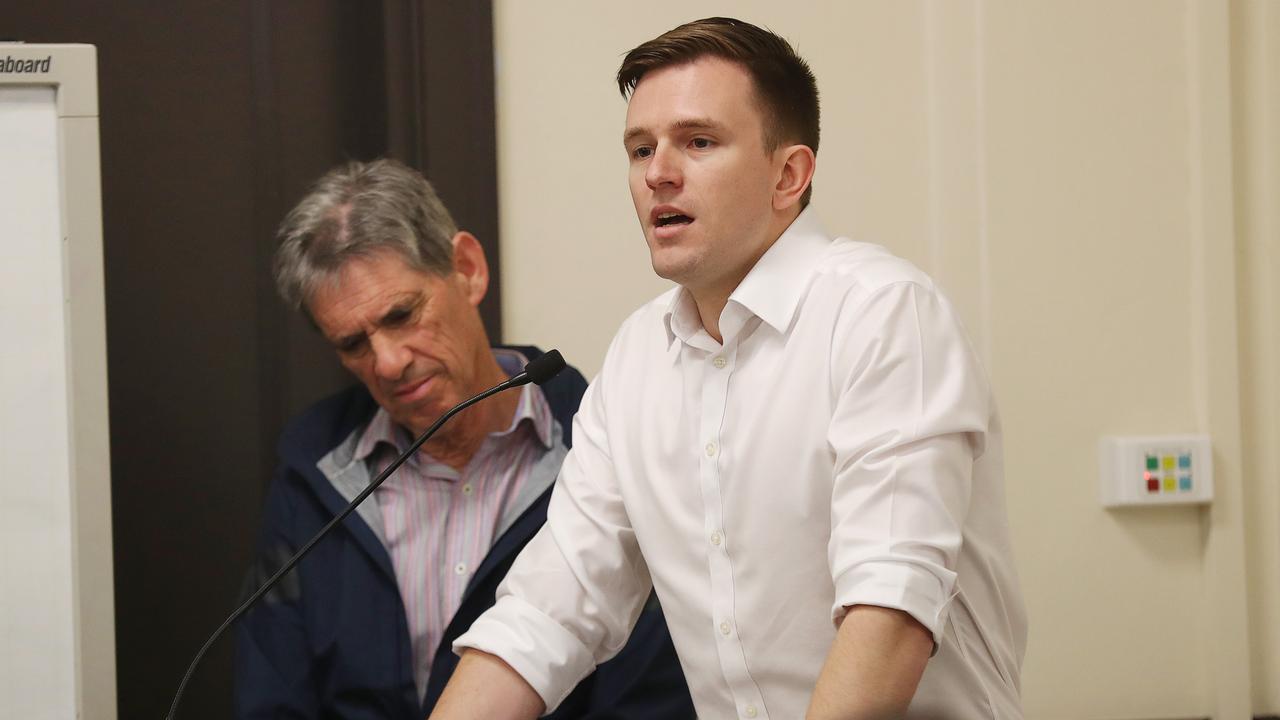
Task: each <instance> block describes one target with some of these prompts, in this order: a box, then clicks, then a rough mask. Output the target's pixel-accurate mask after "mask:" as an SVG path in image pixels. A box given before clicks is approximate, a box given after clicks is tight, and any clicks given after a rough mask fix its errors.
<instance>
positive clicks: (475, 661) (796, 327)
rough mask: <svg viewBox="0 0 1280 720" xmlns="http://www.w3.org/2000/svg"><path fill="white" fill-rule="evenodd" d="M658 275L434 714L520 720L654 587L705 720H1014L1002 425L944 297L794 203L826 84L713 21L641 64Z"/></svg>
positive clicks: (635, 177)
mask: <svg viewBox="0 0 1280 720" xmlns="http://www.w3.org/2000/svg"><path fill="white" fill-rule="evenodd" d="M618 82H619V86H620V88H621V89H622V92H623V95H624V97H627V96H629V98H630V99H629V104H628V109H627V125H626V129H625V131H624V135H623V142H624V146H625V147H626V151H627V154H628V157H629V158H630V186H631V193H632V199H633V200H634V202H635V206H636V212H637V215H638V217H639V220H640V224H641V227H642V228H643V230H644V235H645V239H646V241H647V243H648V246H649V250H650V254H651V259H652V262H653V267H654V270H655V271H656V272H657V273H658V274H659V275H661V276H662V277H664V278H668V279H670V280H673V281H674V282H676V283H677V284H678V285H679V287H677V288H675V289H673V290H672V291H670V292H668V293H666V294H664V295H663V296H661V297H659V298H658V299H656V300H654V301H653V302H651V303H649V304H648V305H646V306H644V307H642V308H640V309H639V310H638V311H637V312H636V313H634V314H633V315H632V316H631V317H630V318H629V319H628V320H627V321H626V322H625V323H624V324H623V326H622V328H621V329H620V330H619V332H618V334H617V336H616V337H615V338H614V341H613V343H612V345H611V347H610V350H609V354H608V356H607V358H606V360H605V366H604V369H603V370H602V371H601V373H600V376H599V377H598V378H597V379H596V380H595V382H594V383H593V384H592V386H591V387H590V388H589V389H588V391H587V394H586V396H585V398H584V400H583V404H582V407H581V409H580V411H579V414H578V416H577V419H576V420H575V438H576V439H577V444H576V445H575V446H574V449H573V451H572V452H571V453H570V455H569V457H568V458H567V459H566V462H565V464H564V467H563V469H562V471H561V475H560V478H559V480H558V481H557V486H556V490H555V492H554V494H553V497H552V501H551V508H550V511H549V513H548V522H547V525H546V527H545V528H544V529H543V530H542V532H541V533H540V534H539V535H538V536H537V537H536V538H535V539H534V540H533V541H532V542H531V543H530V544H529V546H528V547H527V548H526V550H525V551H524V553H523V554H522V555H521V557H520V558H519V559H518V560H517V562H516V565H515V567H514V568H513V570H512V572H511V574H509V575H508V576H507V579H506V582H505V583H504V586H503V588H502V590H501V591H500V592H499V596H500V597H499V599H498V601H497V603H496V604H495V605H494V607H493V608H492V609H491V610H490V611H489V612H488V613H486V614H485V615H484V616H482V617H481V618H480V619H479V620H477V621H476V623H475V624H474V625H472V627H471V629H470V631H469V632H467V633H466V634H465V635H463V636H462V637H461V638H459V639H458V641H457V642H456V643H455V645H454V647H455V649H457V650H460V651H461V652H462V662H461V664H460V666H459V669H458V673H457V674H456V675H455V676H454V677H453V680H452V681H451V683H450V685H449V687H448V688H447V689H446V691H445V695H444V697H443V698H442V699H441V702H440V704H439V705H438V706H437V710H436V712H435V713H434V714H433V715H432V717H433V718H443V719H446V720H454V719H460V718H533V717H536V716H537V715H539V714H541V713H542V712H544V711H546V710H549V709H554V707H555V706H556V705H557V704H558V703H559V702H560V699H561V698H562V697H563V696H564V694H565V693H566V692H567V691H568V688H571V687H572V685H573V683H574V682H575V680H576V679H577V678H579V677H581V676H582V675H584V674H585V673H588V672H590V670H591V668H592V667H594V666H595V665H596V664H598V663H600V662H603V661H604V660H606V659H608V658H609V657H610V656H611V655H612V654H613V653H614V652H616V651H617V649H618V648H620V647H621V646H622V644H623V643H625V641H626V639H627V635H628V633H629V632H630V628H631V624H632V623H633V622H634V618H635V617H636V616H637V613H638V612H639V611H640V609H641V606H642V604H643V602H644V599H645V597H646V596H647V594H648V592H649V588H650V587H653V588H655V589H656V590H657V594H658V596H659V598H660V599H661V602H662V605H663V608H664V610H665V612H666V615H667V620H668V624H669V626H670V628H671V632H672V636H673V639H674V640H675V644H676V649H677V652H678V654H679V656H680V661H681V664H682V665H683V667H684V670H685V674H686V676H687V678H688V681H689V687H690V691H691V693H692V694H693V698H694V702H695V705H696V706H697V709H698V713H699V715H700V716H702V717H704V718H730V717H742V718H748V719H754V718H775V720H790V719H791V718H798V717H801V716H807V717H810V718H814V719H818V718H898V717H907V718H1020V717H1021V707H1020V700H1019V672H1020V665H1021V661H1022V656H1023V651H1024V648H1025V638H1026V620H1025V616H1024V613H1023V608H1022V601H1021V595H1020V592H1019V589H1018V585H1017V579H1016V573H1015V571H1014V568H1013V561H1012V557H1011V552H1010V548H1009V535H1008V526H1007V521H1006V517H1005V508H1004V488H1003V477H1002V468H1001V432H1000V426H999V420H998V416H997V414H996V411H995V406H994V403H993V401H992V398H991V393H990V389H989V387H988V384H987V380H986V378H985V375H984V372H983V370H982V368H981V366H980V364H979V362H978V360H977V358H976V356H975V354H974V352H973V350H972V348H971V347H970V345H969V343H968V340H967V339H966V338H965V337H964V333H963V330H962V329H961V327H960V322H959V319H958V318H957V317H956V314H955V311H954V309H953V308H952V307H951V305H950V304H949V303H948V301H947V300H946V298H945V297H943V296H942V294H941V293H940V292H939V291H938V289H937V288H936V287H935V285H934V284H933V282H932V281H931V280H930V279H929V278H928V277H927V276H926V275H925V274H923V273H921V272H920V271H919V270H917V269H916V268H914V267H912V266H911V265H910V264H909V263H906V262H905V261H903V260H900V259H898V258H895V257H893V256H892V255H890V254H889V253H888V252H886V251H885V250H884V249H883V248H880V247H877V246H874V245H869V244H865V243H858V242H853V241H849V240H846V239H840V238H837V239H833V238H831V237H830V236H829V235H827V234H826V232H825V231H824V230H823V229H822V227H821V224H820V222H819V220H818V218H817V216H816V214H815V213H814V211H813V210H811V209H807V205H808V201H809V196H810V192H811V190H810V182H811V180H812V177H813V173H814V168H815V162H816V151H817V147H818V99H817V88H816V83H815V81H814V79H813V75H812V73H811V72H810V71H809V69H808V67H807V65H806V64H805V63H804V61H803V60H802V59H800V58H799V57H798V56H797V55H796V54H795V53H794V51H793V50H792V49H791V47H790V46H789V45H788V44H787V43H786V41H785V40H782V39H781V38H779V37H778V36H776V35H774V34H772V33H770V32H767V31H765V30H762V29H760V28H757V27H755V26H753V25H750V24H747V23H743V22H740V21H736V20H731V19H725V18H709V19H706V20H701V21H697V22H693V23H689V24H686V25H682V26H681V27H678V28H676V29H674V30H672V31H670V32H668V33H665V34H664V35H662V36H660V37H658V38H655V39H654V40H651V41H649V42H648V43H645V44H643V45H641V46H639V47H637V48H636V49H635V50H633V51H632V52H631V53H629V54H628V55H627V57H626V59H625V60H624V62H623V65H622V68H621V70H620V71H619V73H618Z"/></svg>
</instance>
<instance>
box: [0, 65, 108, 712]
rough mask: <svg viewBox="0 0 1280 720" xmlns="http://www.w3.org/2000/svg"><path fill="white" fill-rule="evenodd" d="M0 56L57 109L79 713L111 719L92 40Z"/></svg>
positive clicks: (17, 78)
mask: <svg viewBox="0 0 1280 720" xmlns="http://www.w3.org/2000/svg"><path fill="white" fill-rule="evenodd" d="M0 57H11V58H13V59H14V60H43V59H44V58H46V57H51V58H52V61H51V62H50V63H49V68H48V71H47V72H33V73H26V72H24V73H14V72H10V73H5V72H0V85H6V86H13V85H18V86H23V85H25V86H38V87H53V88H54V95H55V98H56V100H55V102H56V107H57V115H58V143H59V156H58V157H59V160H58V162H59V173H58V175H59V183H58V184H59V188H58V190H59V196H60V197H59V206H60V211H61V220H62V227H63V232H64V237H63V252H62V259H63V273H64V278H65V281H66V282H65V284H64V288H65V297H64V298H63V299H64V302H65V307H66V313H65V318H66V320H65V322H66V339H67V368H68V378H67V382H68V388H67V390H68V393H67V398H68V403H69V407H68V411H69V412H68V417H70V418H71V427H70V428H69V433H68V434H69V437H70V440H71V442H70V455H71V457H70V458H68V460H69V466H70V468H71V493H70V502H71V508H70V515H71V518H72V523H71V527H72V534H73V537H72V538H71V548H72V559H71V567H72V593H73V595H74V597H73V598H72V607H73V613H74V619H73V624H74V628H73V633H74V637H75V665H76V667H75V678H76V683H75V685H76V698H75V705H76V710H77V717H78V718H82V719H83V720H115V719H116V715H117V709H116V650H115V597H114V579H113V572H112V563H113V559H112V543H111V475H110V472H111V471H110V468H111V457H110V449H109V434H108V416H107V342H106V301H105V292H104V280H103V275H104V269H103V258H102V184H101V165H100V159H99V134H98V82H97V78H98V62H97V48H95V47H94V46H92V45H83V44H31V45H27V44H21V43H0Z"/></svg>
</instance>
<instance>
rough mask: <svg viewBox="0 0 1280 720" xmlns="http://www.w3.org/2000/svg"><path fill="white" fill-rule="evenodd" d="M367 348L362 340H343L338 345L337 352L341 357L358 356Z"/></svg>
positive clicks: (366, 344) (367, 345)
mask: <svg viewBox="0 0 1280 720" xmlns="http://www.w3.org/2000/svg"><path fill="white" fill-rule="evenodd" d="M367 347H369V344H368V343H366V342H365V341H364V338H356V339H351V340H344V341H342V342H340V343H338V352H340V353H342V354H343V355H359V354H360V353H362V352H364V349H365V348H367Z"/></svg>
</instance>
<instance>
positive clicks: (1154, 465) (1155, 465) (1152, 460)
mask: <svg viewBox="0 0 1280 720" xmlns="http://www.w3.org/2000/svg"><path fill="white" fill-rule="evenodd" d="M1147 469H1148V470H1159V469H1160V458H1158V457H1156V456H1155V455H1148V456H1147Z"/></svg>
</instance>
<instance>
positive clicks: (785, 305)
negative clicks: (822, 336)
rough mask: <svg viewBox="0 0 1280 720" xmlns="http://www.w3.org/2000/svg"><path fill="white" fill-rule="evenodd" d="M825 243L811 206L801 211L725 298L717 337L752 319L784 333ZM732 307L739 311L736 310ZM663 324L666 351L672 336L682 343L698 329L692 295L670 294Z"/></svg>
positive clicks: (681, 290)
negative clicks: (665, 332) (757, 319)
mask: <svg viewBox="0 0 1280 720" xmlns="http://www.w3.org/2000/svg"><path fill="white" fill-rule="evenodd" d="M830 245H831V238H830V236H829V235H827V233H826V230H824V229H823V227H822V221H821V220H820V219H819V218H818V213H817V211H816V210H814V209H813V208H812V206H810V207H807V208H805V209H804V210H802V211H801V212H800V214H799V215H798V216H797V217H796V219H795V220H794V221H792V223H791V225H790V226H788V227H787V229H786V231H785V232H783V233H782V235H781V236H779V237H778V239H777V240H776V241H775V242H774V243H773V246H772V247H770V248H769V249H768V250H767V251H765V254H764V255H763V256H761V258H760V259H759V260H757V261H756V264H755V265H754V266H752V268H751V270H750V271H749V272H748V273H747V276H746V277H744V278H743V279H742V282H741V283H738V287H737V288H735V289H734V291H733V293H732V294H730V295H729V302H728V303H727V304H726V305H725V311H724V313H722V314H721V327H720V330H721V334H722V336H723V337H725V338H729V337H732V336H733V335H736V334H737V331H738V330H739V329H741V328H742V327H743V326H745V325H746V322H747V320H748V319H749V317H750V316H752V315H754V316H756V317H759V318H760V319H761V320H763V321H764V322H766V323H768V324H769V325H770V326H771V327H773V328H774V329H775V330H777V331H778V332H786V330H787V328H788V327H790V325H791V319H792V318H793V317H794V316H795V312H796V308H797V307H799V306H800V299H801V298H802V297H803V296H804V292H805V289H806V288H807V287H808V286H809V280H810V278H811V277H812V275H813V271H814V268H815V267H816V265H817V262H818V260H819V258H821V256H822V255H823V254H824V253H825V252H826V251H827V248H828V247H829V246H830ZM735 307H736V308H740V309H741V310H743V311H745V313H739V312H736V311H735V310H734V308H735ZM742 315H745V317H743V316H742ZM663 321H664V323H665V325H666V328H667V347H670V346H671V343H673V342H675V339H676V338H680V339H681V340H682V341H684V342H686V343H687V342H689V341H690V340H691V339H692V338H693V337H694V336H695V335H696V334H697V333H698V332H699V331H702V330H703V328H702V318H701V316H699V315H698V306H697V304H696V303H694V301H693V295H692V294H691V293H690V292H689V291H688V290H686V289H684V288H683V287H678V288H676V289H675V290H674V291H673V293H672V297H671V302H670V303H669V304H668V306H667V311H666V313H665V314H664V315H663Z"/></svg>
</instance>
